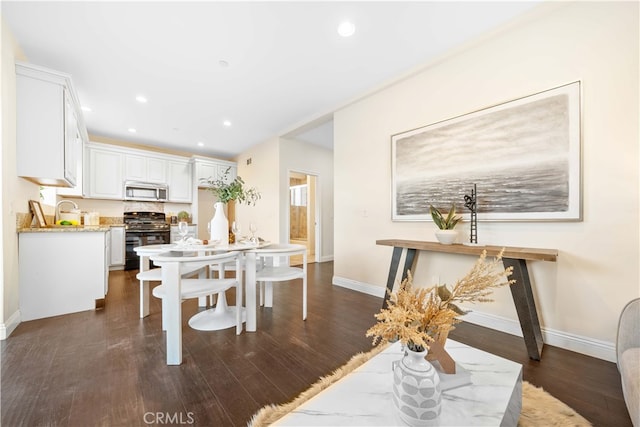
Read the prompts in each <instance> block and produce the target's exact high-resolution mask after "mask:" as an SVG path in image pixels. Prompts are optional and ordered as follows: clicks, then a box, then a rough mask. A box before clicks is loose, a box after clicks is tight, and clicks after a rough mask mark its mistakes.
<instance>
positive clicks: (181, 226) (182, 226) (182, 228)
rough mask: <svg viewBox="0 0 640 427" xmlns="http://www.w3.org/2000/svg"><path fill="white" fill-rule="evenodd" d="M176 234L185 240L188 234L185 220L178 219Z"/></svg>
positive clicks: (187, 225)
mask: <svg viewBox="0 0 640 427" xmlns="http://www.w3.org/2000/svg"><path fill="white" fill-rule="evenodd" d="M178 234H179V235H180V237H182V241H183V242H184V241H185V238H186V237H187V234H189V224H188V223H187V222H186V221H180V222H179V223H178Z"/></svg>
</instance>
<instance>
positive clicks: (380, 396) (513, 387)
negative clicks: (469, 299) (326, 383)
mask: <svg viewBox="0 0 640 427" xmlns="http://www.w3.org/2000/svg"><path fill="white" fill-rule="evenodd" d="M445 348H446V350H447V351H448V352H449V354H450V355H451V357H453V359H454V360H455V361H456V363H457V364H458V365H460V366H462V367H463V368H464V369H466V370H467V371H469V372H470V374H471V375H470V380H471V384H470V385H464V386H461V387H457V388H452V389H450V390H447V391H444V392H443V393H442V412H441V414H440V418H439V420H438V425H439V426H461V425H464V426H515V425H517V424H518V418H520V411H521V409H522V365H520V364H518V363H515V362H511V361H509V360H506V359H503V358H501V357H498V356H494V355H492V354H489V353H486V352H484V351H481V350H478V349H475V348H473V347H469V346H467V345H465V344H461V343H459V342H456V341H452V340H447V343H446V345H445ZM402 354H403V353H402V349H401V347H400V343H395V344H393V345H392V346H390V347H389V348H387V349H386V350H384V351H383V352H381V353H380V354H378V355H376V356H374V357H373V358H371V359H370V360H368V361H367V362H366V363H364V364H363V365H361V366H360V367H358V368H357V369H355V370H354V371H353V372H351V373H349V374H348V375H346V376H345V377H343V378H341V379H340V380H338V381H336V382H335V383H334V384H332V385H331V386H330V387H328V388H327V389H325V390H323V391H322V392H320V393H319V394H317V395H316V396H314V397H313V398H311V399H310V400H308V401H306V402H305V403H303V404H302V405H300V406H299V407H297V408H296V409H294V410H293V411H292V412H290V413H289V414H287V415H285V416H284V417H283V418H281V419H279V420H278V421H277V422H275V423H274V424H273V425H274V426H349V425H351V426H353V425H358V426H404V425H405V423H404V422H403V421H402V420H401V419H400V417H399V416H398V415H397V412H396V408H395V406H394V405H393V400H392V391H391V390H392V383H393V374H392V371H391V369H392V362H393V361H396V360H399V359H401V358H402Z"/></svg>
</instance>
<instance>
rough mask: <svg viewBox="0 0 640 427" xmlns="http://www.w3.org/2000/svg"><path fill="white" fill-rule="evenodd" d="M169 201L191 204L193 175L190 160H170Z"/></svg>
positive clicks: (168, 163)
mask: <svg viewBox="0 0 640 427" xmlns="http://www.w3.org/2000/svg"><path fill="white" fill-rule="evenodd" d="M167 171H168V175H169V176H168V178H169V179H168V180H167V182H168V184H169V201H170V202H175V203H191V201H192V200H193V197H192V188H193V184H192V183H193V181H192V179H193V173H192V172H191V162H190V161H189V160H168V161H167Z"/></svg>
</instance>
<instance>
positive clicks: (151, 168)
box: [124, 154, 167, 184]
mask: <svg viewBox="0 0 640 427" xmlns="http://www.w3.org/2000/svg"><path fill="white" fill-rule="evenodd" d="M124 179H125V181H138V182H153V183H158V184H164V183H166V182H167V162H166V160H164V159H159V158H156V157H149V156H143V155H139V154H125V156H124Z"/></svg>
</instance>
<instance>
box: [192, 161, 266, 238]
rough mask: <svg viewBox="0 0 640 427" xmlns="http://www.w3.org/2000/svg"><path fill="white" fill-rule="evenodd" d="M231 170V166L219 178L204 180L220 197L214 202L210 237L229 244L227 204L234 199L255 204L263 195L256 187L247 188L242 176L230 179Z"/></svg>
mask: <svg viewBox="0 0 640 427" xmlns="http://www.w3.org/2000/svg"><path fill="white" fill-rule="evenodd" d="M230 171H231V168H230V167H229V168H227V169H226V170H225V171H224V173H223V174H222V175H219V176H218V177H217V178H215V179H213V178H208V179H206V180H203V181H202V182H203V183H207V184H209V185H210V186H209V187H208V188H209V191H211V192H212V193H213V195H214V196H215V197H216V198H217V199H218V201H217V202H216V203H215V204H214V207H215V213H214V215H213V218H212V219H211V222H210V224H209V233H210V236H209V237H210V239H211V240H212V241H218V242H220V243H222V244H229V220H228V219H227V216H226V214H225V206H226V205H227V204H228V203H229V202H232V201H236V202H238V203H245V204H247V205H249V206H251V205H255V204H256V202H257V201H258V200H260V197H261V196H260V193H259V192H258V190H256V189H255V188H253V187H252V188H247V189H245V188H244V186H245V182H244V180H243V179H242V178H241V177H240V176H236V177H235V178H234V179H233V180H229V172H230Z"/></svg>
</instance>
